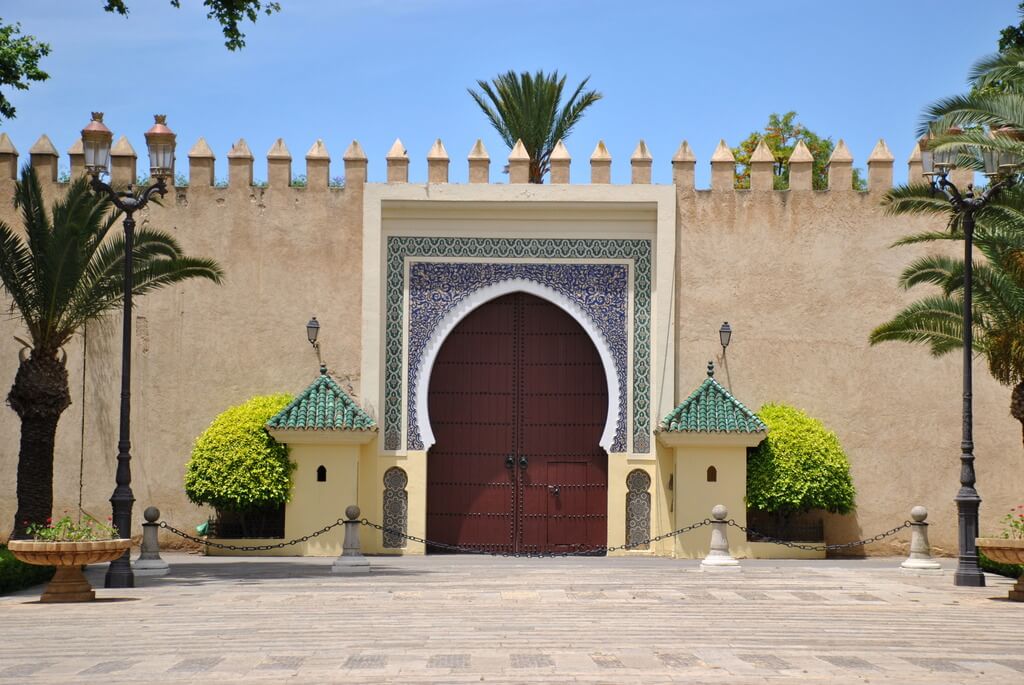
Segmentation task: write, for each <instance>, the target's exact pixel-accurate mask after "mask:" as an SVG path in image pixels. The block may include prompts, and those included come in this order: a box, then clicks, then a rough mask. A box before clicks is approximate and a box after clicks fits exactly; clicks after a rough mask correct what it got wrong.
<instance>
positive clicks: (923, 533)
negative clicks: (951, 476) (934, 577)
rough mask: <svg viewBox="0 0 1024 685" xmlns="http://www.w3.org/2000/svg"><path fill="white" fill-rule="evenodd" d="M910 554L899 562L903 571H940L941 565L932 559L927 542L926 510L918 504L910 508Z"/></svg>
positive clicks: (932, 572)
mask: <svg viewBox="0 0 1024 685" xmlns="http://www.w3.org/2000/svg"><path fill="white" fill-rule="evenodd" d="M910 518H912V519H913V521H912V522H911V524H910V556H909V557H908V558H907V560H906V561H904V562H903V563H902V564H900V569H901V570H902V571H903V572H904V573H912V574H918V573H926V574H939V573H942V566H941V565H940V564H939V562H937V561H935V560H934V559H932V548H931V546H930V545H929V544H928V524H927V523H925V522H924V520H925V519H926V518H928V510H927V509H925V508H924V507H922V506H920V505H918V506H916V507H914V508H913V509H911V510H910Z"/></svg>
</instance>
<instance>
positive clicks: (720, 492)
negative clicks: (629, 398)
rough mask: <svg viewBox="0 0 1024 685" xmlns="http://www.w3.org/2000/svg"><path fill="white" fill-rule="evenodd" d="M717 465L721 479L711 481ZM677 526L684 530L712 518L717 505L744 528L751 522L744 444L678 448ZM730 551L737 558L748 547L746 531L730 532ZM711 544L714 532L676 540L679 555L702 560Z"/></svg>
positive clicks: (704, 530) (704, 531) (702, 530)
mask: <svg viewBox="0 0 1024 685" xmlns="http://www.w3.org/2000/svg"><path fill="white" fill-rule="evenodd" d="M710 466H714V467H715V469H716V470H717V472H718V480H717V481H716V482H714V483H709V482H708V481H707V470H708V467H710ZM675 467H676V468H675V482H674V487H675V527H676V528H681V527H683V526H687V525H690V524H691V523H694V522H696V521H702V520H704V519H706V518H710V517H711V509H712V508H713V507H714V506H715V505H716V504H724V505H725V507H726V508H727V509H728V510H729V518H732V519H735V520H736V522H737V523H739V524H740V525H746V523H747V508H746V503H745V502H744V501H743V498H744V496H745V495H746V487H747V450H746V447H743V446H742V445H729V446H718V445H687V446H685V447H676V448H675ZM728 537H729V548H730V550H731V551H732V552H733V556H736V552H737V551H738V550H739V548H740V546H741V545H746V539H745V536H744V534H743V531H741V530H739V529H737V528H732V527H730V528H729V529H728ZM710 542H711V531H710V529H708V528H706V527H705V528H698V529H697V530H694V531H692V532H689V533H684V534H683V535H680V536H678V537H676V543H675V553H676V556H679V557H683V558H686V559H702V558H703V557H704V556H705V555H706V554H707V553H708V548H709V545H710Z"/></svg>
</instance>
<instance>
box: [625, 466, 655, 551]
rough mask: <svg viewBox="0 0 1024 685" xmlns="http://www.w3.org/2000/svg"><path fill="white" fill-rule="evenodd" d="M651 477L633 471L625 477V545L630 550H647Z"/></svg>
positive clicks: (641, 471)
mask: <svg viewBox="0 0 1024 685" xmlns="http://www.w3.org/2000/svg"><path fill="white" fill-rule="evenodd" d="M650 488H651V476H650V474H648V473H647V472H646V471H644V470H643V469H634V470H632V471H630V472H629V475H628V476H626V489H627V492H626V544H628V545H635V546H634V547H630V549H648V548H649V547H650V544H648V543H647V542H645V541H646V540H648V539H649V538H650V537H651V492H650Z"/></svg>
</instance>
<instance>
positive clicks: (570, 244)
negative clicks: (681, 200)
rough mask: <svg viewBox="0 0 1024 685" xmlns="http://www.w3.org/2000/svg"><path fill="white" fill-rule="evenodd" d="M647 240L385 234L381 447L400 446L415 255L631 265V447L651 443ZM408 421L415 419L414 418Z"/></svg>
mask: <svg viewBox="0 0 1024 685" xmlns="http://www.w3.org/2000/svg"><path fill="white" fill-rule="evenodd" d="M651 248H652V246H651V241H650V240H643V239H619V238H613V239H597V238H579V239H577V238H456V237H426V236H390V237H388V239H387V258H386V259H387V262H386V267H385V268H386V273H385V302H384V307H385V312H384V313H385V321H384V397H383V404H384V411H383V417H382V418H383V429H384V430H383V432H384V449H387V450H399V449H401V448H402V442H403V440H402V413H403V412H402V408H403V407H404V406H406V405H405V402H404V397H403V385H404V383H403V381H404V376H403V373H402V370H403V364H402V361H403V348H404V343H405V321H404V318H405V293H406V285H407V284H406V282H405V269H406V263H407V261H408V262H415V261H416V258H417V257H429V258H446V257H448V258H453V259H462V260H466V259H476V260H479V259H483V260H506V261H509V262H513V261H514V260H526V259H529V260H537V259H541V260H560V261H565V262H569V263H572V262H573V261H576V262H577V263H587V262H591V263H593V262H595V261H601V260H621V261H625V262H627V263H629V264H630V266H631V269H632V279H633V285H632V297H633V299H632V310H633V311H632V317H633V319H632V331H631V332H630V333H631V335H632V338H631V343H632V349H633V353H632V357H633V358H632V368H631V372H632V380H631V385H632V399H631V406H632V410H633V414H632V422H633V425H632V436H633V443H632V451H633V452H635V453H648V452H650V449H651V442H650V441H651V396H650V392H651V281H652V265H651ZM412 425H415V424H414V423H413V424H412Z"/></svg>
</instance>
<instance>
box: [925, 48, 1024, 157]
mask: <svg viewBox="0 0 1024 685" xmlns="http://www.w3.org/2000/svg"><path fill="white" fill-rule="evenodd" d="M969 83H970V85H971V90H970V92H968V93H966V94H964V95H954V96H951V97H947V98H942V99H940V100H937V101H935V102H934V103H932V104H931V105H929V106H928V107H927V108H926V109H925V115H924V119H923V121H922V123H921V125H920V127H919V133H920V134H921V135H924V134H929V133H930V134H933V135H934V136H935V139H934V140H933V141H932V142H931V144H930V145H929V147H931V148H933V149H936V148H943V147H948V148H952V149H954V150H957V151H959V152H960V153H961V155H960V159H959V163H960V164H961V165H964V166H972V167H974V168H981V160H980V159H977V158H976V154H975V153H972V152H970V150H976V151H981V150H994V151H997V152H1006V153H1009V154H1011V155H1014V156H1016V157H1017V158H1018V159H1024V135H1022V134H1021V132H1024V50H1021V49H1013V50H1007V51H1005V52H1000V53H997V54H995V55H990V56H988V57H984V58H982V59H981V60H979V61H978V62H976V63H975V64H974V66H973V67H972V68H971V72H970V77H969Z"/></svg>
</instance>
